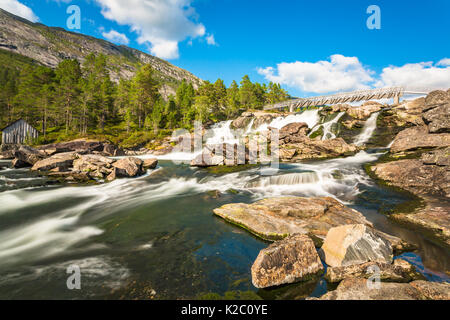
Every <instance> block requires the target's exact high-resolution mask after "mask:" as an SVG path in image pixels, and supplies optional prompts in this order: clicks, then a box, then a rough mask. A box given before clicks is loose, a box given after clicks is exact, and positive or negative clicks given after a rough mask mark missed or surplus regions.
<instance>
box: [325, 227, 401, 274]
mask: <svg viewBox="0 0 450 320" xmlns="http://www.w3.org/2000/svg"><path fill="white" fill-rule="evenodd" d="M321 250H322V251H323V255H324V259H325V262H326V264H327V265H329V266H331V267H341V266H350V265H354V264H361V263H365V262H368V261H382V262H385V263H391V262H392V258H393V250H392V246H391V243H390V242H389V241H388V240H386V239H383V238H381V237H379V236H378V235H377V234H376V232H374V230H373V229H372V228H369V227H368V226H367V225H364V224H353V225H344V226H339V227H335V228H331V229H330V230H329V231H328V234H327V237H326V238H325V241H324V243H323V246H322V248H321Z"/></svg>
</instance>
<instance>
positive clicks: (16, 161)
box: [11, 158, 31, 169]
mask: <svg viewBox="0 0 450 320" xmlns="http://www.w3.org/2000/svg"><path fill="white" fill-rule="evenodd" d="M11 165H12V167H13V168H17V169H20V168H27V167H31V165H30V164H29V163H26V162H23V161H22V160H20V159H17V158H15V159H13V161H12V162H11Z"/></svg>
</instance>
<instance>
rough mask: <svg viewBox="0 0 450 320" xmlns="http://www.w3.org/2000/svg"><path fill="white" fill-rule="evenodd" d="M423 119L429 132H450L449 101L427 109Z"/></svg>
mask: <svg viewBox="0 0 450 320" xmlns="http://www.w3.org/2000/svg"><path fill="white" fill-rule="evenodd" d="M423 119H424V121H425V123H426V124H428V131H429V132H430V133H444V132H450V102H449V103H447V104H444V105H441V106H439V107H436V108H433V109H431V110H429V111H427V112H426V113H424V115H423Z"/></svg>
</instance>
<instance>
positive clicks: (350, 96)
mask: <svg viewBox="0 0 450 320" xmlns="http://www.w3.org/2000/svg"><path fill="white" fill-rule="evenodd" d="M404 93H418V94H426V93H424V92H406V91H405V90H404V89H403V88H402V87H392V88H381V89H371V90H360V91H354V92H344V93H337V94H332V95H326V96H318V97H311V98H300V99H293V100H289V101H284V102H280V103H276V104H271V105H267V106H265V107H264V110H271V109H281V108H286V107H289V109H290V110H291V112H292V111H294V110H295V109H296V108H302V107H310V106H322V105H326V104H338V103H348V102H357V101H367V100H374V99H383V98H386V99H389V98H396V99H398V98H400V97H401V96H402V95H403V94H404ZM397 103H398V100H397Z"/></svg>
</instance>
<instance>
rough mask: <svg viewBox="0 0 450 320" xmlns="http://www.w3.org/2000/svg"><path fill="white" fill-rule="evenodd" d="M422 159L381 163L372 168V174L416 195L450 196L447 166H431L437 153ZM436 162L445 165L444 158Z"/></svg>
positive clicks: (449, 178)
mask: <svg viewBox="0 0 450 320" xmlns="http://www.w3.org/2000/svg"><path fill="white" fill-rule="evenodd" d="M423 157H424V160H421V159H403V160H398V161H392V162H386V163H379V164H377V165H375V166H373V167H372V168H371V170H372V172H373V173H374V174H375V175H376V176H377V177H378V178H380V179H382V180H385V181H386V182H387V183H388V184H390V185H393V186H396V187H399V188H402V189H405V190H408V191H410V192H412V193H414V194H416V195H434V196H440V197H442V196H443V197H449V196H450V171H449V170H448V167H447V166H440V165H430V164H425V163H424V161H425V162H427V161H428V162H432V161H433V157H438V155H435V153H434V152H433V153H431V154H427V155H424V156H423ZM436 161H439V163H441V164H444V163H445V162H444V161H447V160H445V159H443V158H439V160H438V158H436Z"/></svg>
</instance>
